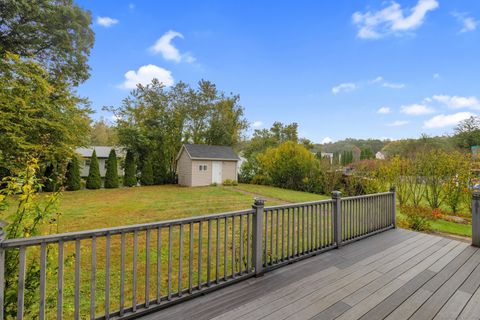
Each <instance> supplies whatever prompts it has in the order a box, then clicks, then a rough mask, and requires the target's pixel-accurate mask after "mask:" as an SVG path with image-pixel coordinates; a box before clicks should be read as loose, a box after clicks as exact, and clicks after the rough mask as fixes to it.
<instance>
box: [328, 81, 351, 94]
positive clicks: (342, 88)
mask: <svg viewBox="0 0 480 320" xmlns="http://www.w3.org/2000/svg"><path fill="white" fill-rule="evenodd" d="M355 89H357V85H356V84H355V83H352V82H346V83H341V84H339V85H338V86H335V87H333V88H332V93H333V94H338V93H341V92H350V91H353V90H355Z"/></svg>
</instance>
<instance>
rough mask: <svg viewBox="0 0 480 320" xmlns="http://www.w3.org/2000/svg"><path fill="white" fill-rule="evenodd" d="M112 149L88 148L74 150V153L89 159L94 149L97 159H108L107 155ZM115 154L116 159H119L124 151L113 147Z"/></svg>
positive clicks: (106, 147) (101, 147)
mask: <svg viewBox="0 0 480 320" xmlns="http://www.w3.org/2000/svg"><path fill="white" fill-rule="evenodd" d="M112 148H114V147H110V146H90V147H85V148H77V149H75V152H76V153H78V154H79V155H81V156H82V157H84V158H90V157H91V156H92V153H93V149H95V152H96V153H97V158H108V155H109V154H110V150H112ZM115 152H116V153H117V157H121V156H123V155H124V150H123V149H122V148H116V147H115Z"/></svg>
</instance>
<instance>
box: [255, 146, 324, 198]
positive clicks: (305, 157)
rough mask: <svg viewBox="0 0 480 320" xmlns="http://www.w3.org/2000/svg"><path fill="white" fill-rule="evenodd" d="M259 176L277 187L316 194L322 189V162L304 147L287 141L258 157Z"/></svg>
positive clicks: (256, 177)
mask: <svg viewBox="0 0 480 320" xmlns="http://www.w3.org/2000/svg"><path fill="white" fill-rule="evenodd" d="M257 161H258V164H259V169H258V172H259V173H258V174H257V175H256V176H255V177H254V181H258V180H257V179H258V176H263V177H264V178H262V180H264V181H265V182H268V181H271V184H272V185H274V186H275V187H280V188H285V189H292V190H300V191H308V192H316V191H317V190H319V188H320V162H319V161H318V160H317V159H316V158H315V156H314V155H313V154H312V153H311V152H310V151H308V150H307V149H306V148H305V147H304V146H303V145H301V144H298V143H295V142H293V141H287V142H284V143H282V144H280V145H279V146H278V147H274V148H268V149H267V150H266V151H265V152H264V153H262V154H259V155H258V156H257Z"/></svg>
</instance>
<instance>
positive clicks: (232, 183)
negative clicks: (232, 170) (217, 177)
mask: <svg viewBox="0 0 480 320" xmlns="http://www.w3.org/2000/svg"><path fill="white" fill-rule="evenodd" d="M223 185H224V186H238V182H237V180H231V179H227V180H225V181H223Z"/></svg>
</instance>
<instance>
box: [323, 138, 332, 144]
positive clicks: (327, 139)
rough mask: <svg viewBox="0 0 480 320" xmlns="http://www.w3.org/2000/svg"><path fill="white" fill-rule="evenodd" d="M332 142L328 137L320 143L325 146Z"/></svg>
mask: <svg viewBox="0 0 480 320" xmlns="http://www.w3.org/2000/svg"><path fill="white" fill-rule="evenodd" d="M332 142H333V139H332V138H330V137H325V138H323V140H322V143H323V144H325V143H332Z"/></svg>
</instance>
